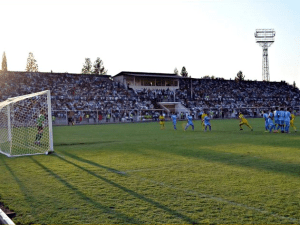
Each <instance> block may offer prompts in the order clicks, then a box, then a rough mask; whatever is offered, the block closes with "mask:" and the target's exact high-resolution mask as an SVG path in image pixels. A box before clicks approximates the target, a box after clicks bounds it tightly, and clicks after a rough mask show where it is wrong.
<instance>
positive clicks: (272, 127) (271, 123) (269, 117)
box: [268, 110, 278, 133]
mask: <svg viewBox="0 0 300 225" xmlns="http://www.w3.org/2000/svg"><path fill="white" fill-rule="evenodd" d="M268 129H269V132H270V133H271V132H272V130H274V133H277V132H278V131H277V130H276V126H275V125H274V124H273V113H272V110H270V112H269V116H268Z"/></svg>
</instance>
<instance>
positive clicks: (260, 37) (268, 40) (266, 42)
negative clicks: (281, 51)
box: [254, 29, 275, 81]
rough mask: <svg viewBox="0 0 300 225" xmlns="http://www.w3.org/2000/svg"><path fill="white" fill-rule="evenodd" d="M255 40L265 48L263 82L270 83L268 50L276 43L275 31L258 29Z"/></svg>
mask: <svg viewBox="0 0 300 225" xmlns="http://www.w3.org/2000/svg"><path fill="white" fill-rule="evenodd" d="M254 36H255V40H256V43H258V44H259V45H260V46H261V47H262V48H263V59H262V80H265V81H270V72H269V58H268V48H269V47H270V46H271V45H272V44H273V43H274V41H275V40H274V37H275V31H274V29H256V31H255V33H254Z"/></svg>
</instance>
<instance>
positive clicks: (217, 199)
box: [124, 168, 300, 223]
mask: <svg viewBox="0 0 300 225" xmlns="http://www.w3.org/2000/svg"><path fill="white" fill-rule="evenodd" d="M160 169H161V168H160ZM151 170H159V169H141V170H132V172H136V171H151ZM124 172H125V171H124ZM128 172H129V170H128V171H126V173H128ZM127 175H128V174H127ZM130 176H132V177H135V178H137V179H139V180H142V181H148V182H151V183H153V184H157V185H160V186H162V187H167V188H170V189H174V190H178V191H182V192H184V193H187V194H193V195H196V196H199V197H204V198H208V199H212V200H214V201H217V202H224V203H227V204H230V205H234V206H239V207H242V208H245V209H249V210H253V211H256V212H259V213H262V214H268V215H270V216H273V217H277V218H280V219H285V220H286V219H287V220H290V221H293V222H296V223H300V220H299V219H296V218H292V217H285V216H281V215H278V214H276V213H272V212H269V211H267V210H264V209H259V208H255V207H252V206H248V205H245V204H241V203H237V202H234V201H230V200H227V199H224V198H220V197H215V196H213V195H207V194H202V193H200V192H197V191H193V190H187V189H183V188H178V187H176V186H175V185H170V184H166V183H164V182H158V181H155V180H152V179H148V178H144V177H141V176H138V175H130Z"/></svg>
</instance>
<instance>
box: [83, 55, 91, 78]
mask: <svg viewBox="0 0 300 225" xmlns="http://www.w3.org/2000/svg"><path fill="white" fill-rule="evenodd" d="M81 73H83V74H91V73H92V62H91V59H90V58H85V62H84V64H83V67H82V69H81Z"/></svg>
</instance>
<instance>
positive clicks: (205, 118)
mask: <svg viewBox="0 0 300 225" xmlns="http://www.w3.org/2000/svg"><path fill="white" fill-rule="evenodd" d="M203 120H204V126H205V130H204V132H206V130H207V127H209V131H211V125H210V117H209V116H208V115H206V116H205V117H204V119H203Z"/></svg>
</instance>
